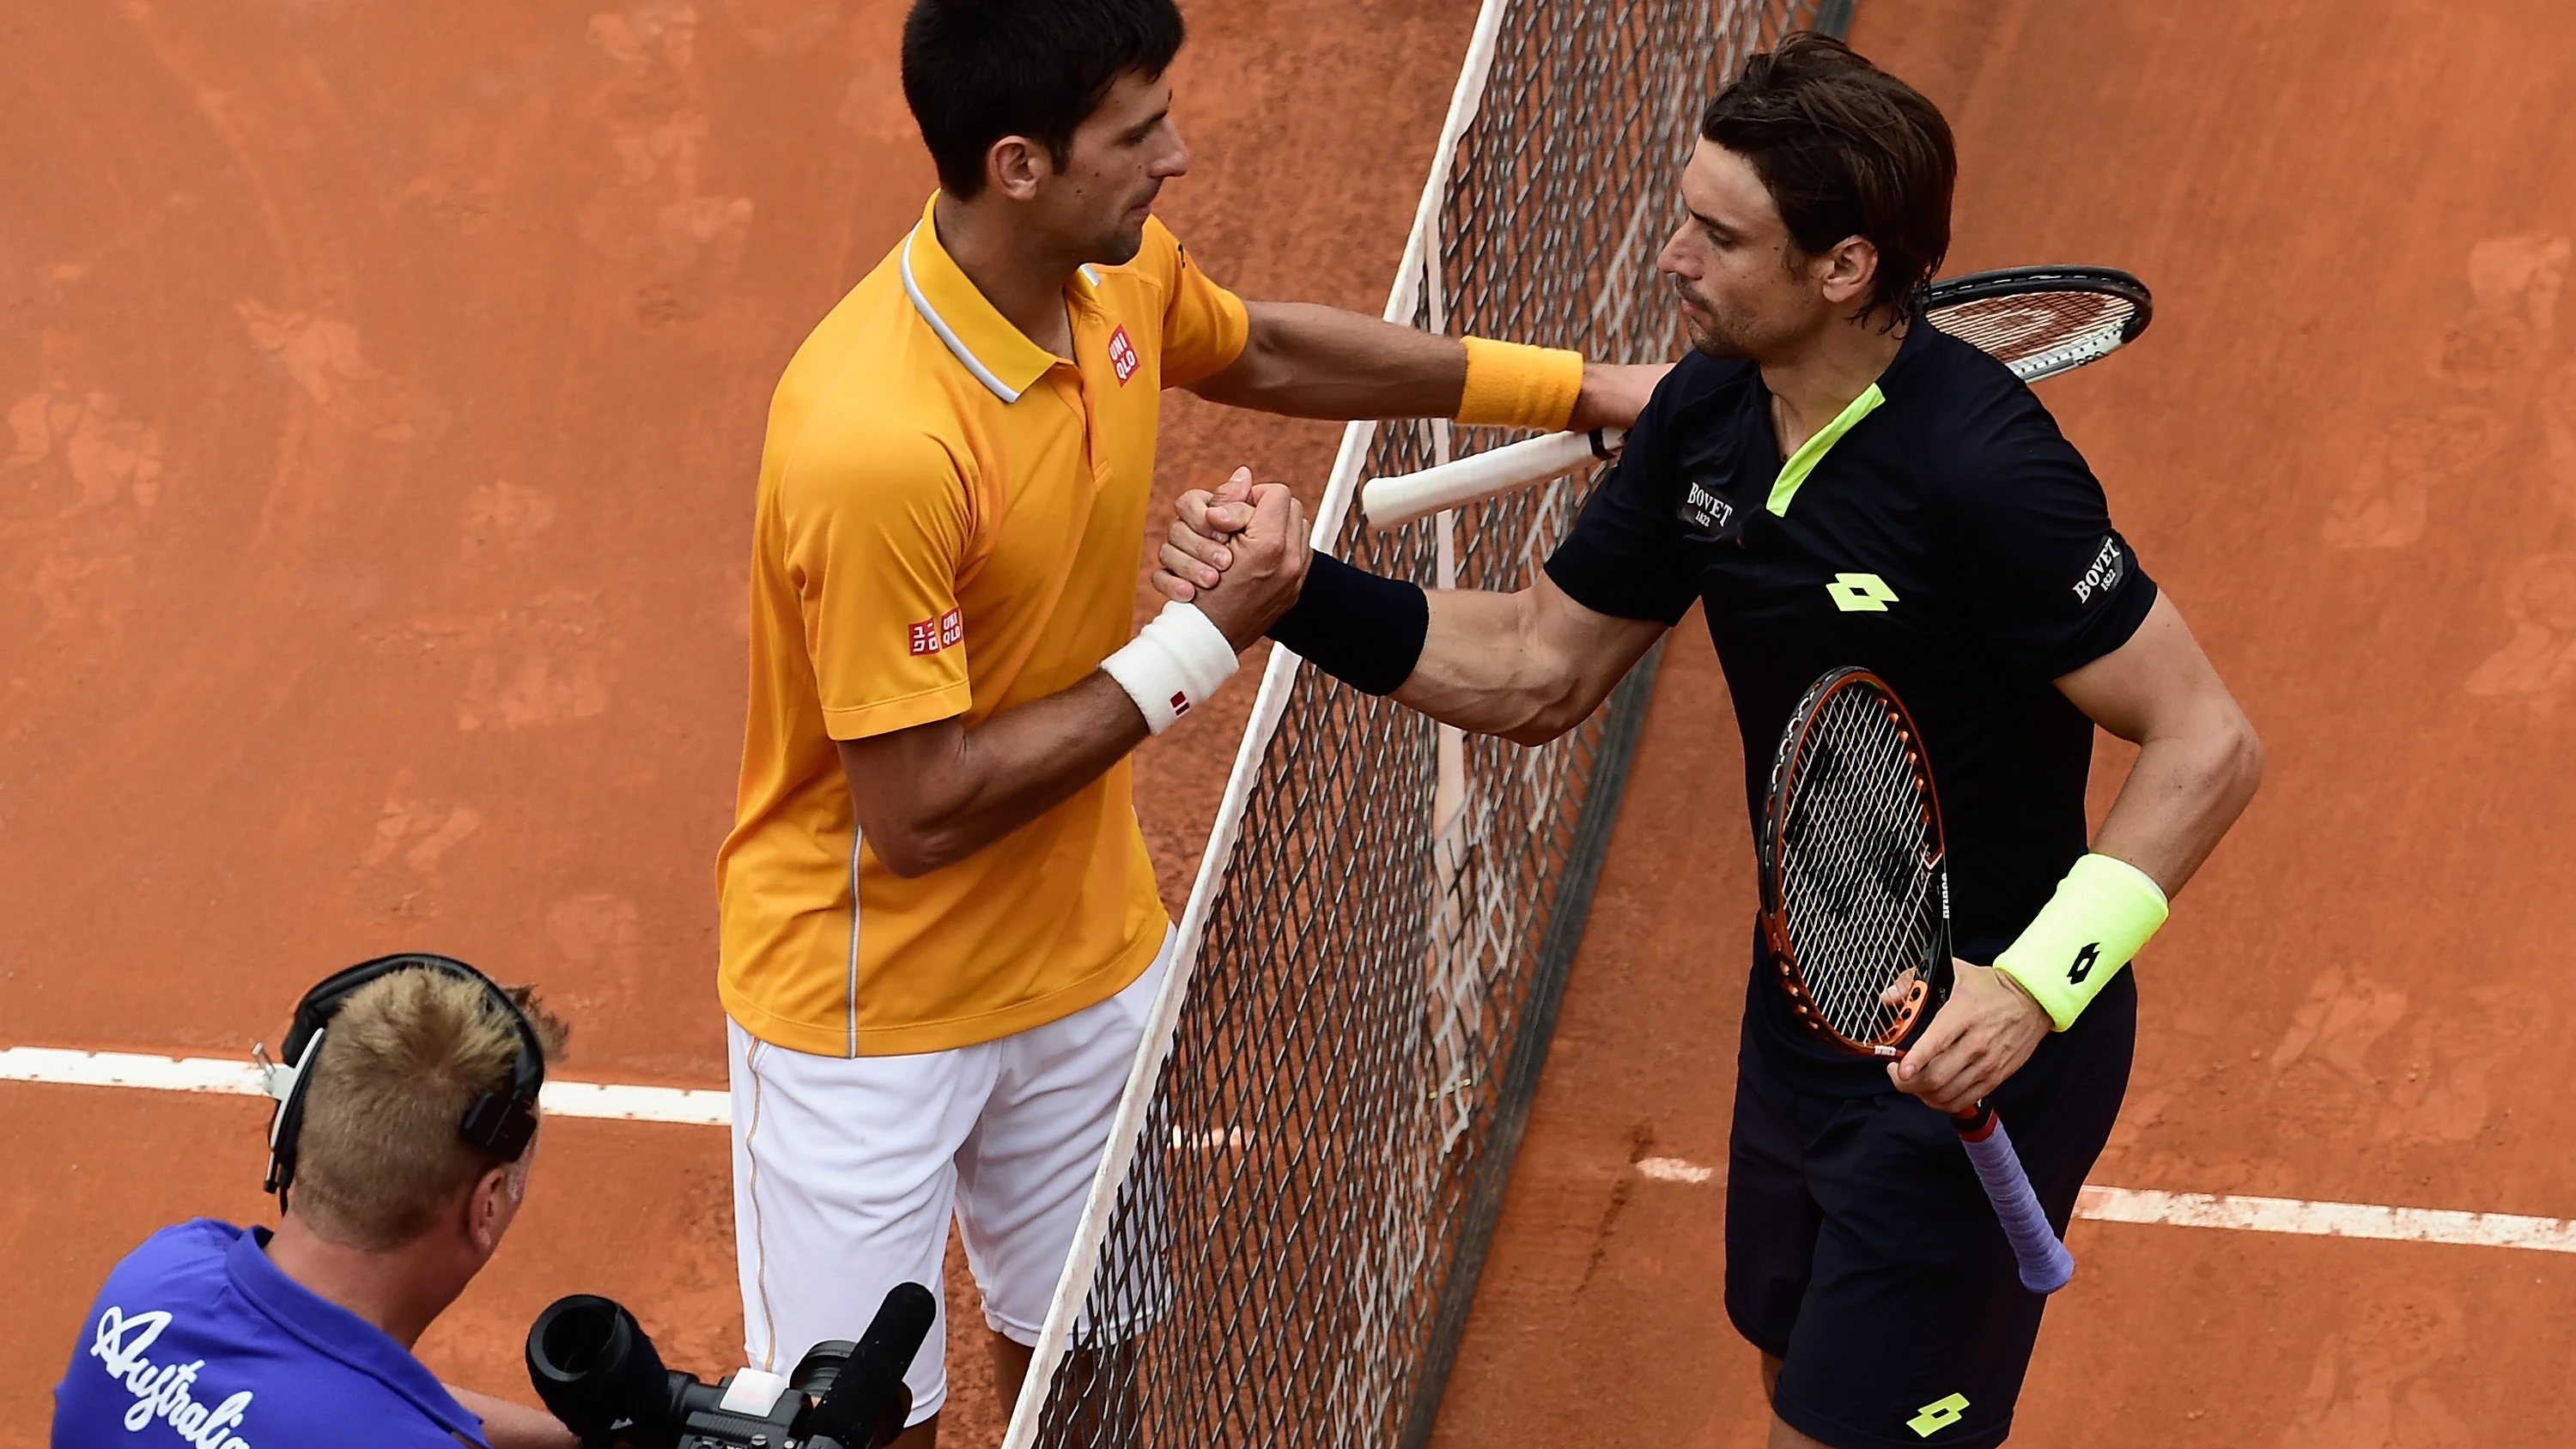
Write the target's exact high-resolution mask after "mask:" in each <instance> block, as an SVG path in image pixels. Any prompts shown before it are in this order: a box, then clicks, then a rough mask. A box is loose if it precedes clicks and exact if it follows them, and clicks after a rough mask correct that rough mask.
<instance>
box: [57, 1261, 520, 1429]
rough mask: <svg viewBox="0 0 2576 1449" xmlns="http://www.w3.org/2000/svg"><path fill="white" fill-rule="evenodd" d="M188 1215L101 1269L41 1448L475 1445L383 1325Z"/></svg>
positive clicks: (458, 1412)
mask: <svg viewBox="0 0 2576 1449" xmlns="http://www.w3.org/2000/svg"><path fill="white" fill-rule="evenodd" d="M267 1241H268V1230H267V1229H266V1228H237V1227H234V1226H233V1225H232V1224H230V1223H221V1222H216V1221H215V1220H213V1219H211V1218H197V1219H195V1220H193V1221H190V1222H184V1223H180V1224H178V1225H177V1226H175V1227H167V1228H163V1229H162V1230H161V1231H159V1232H157V1233H154V1234H153V1235H152V1236H151V1237H149V1238H146V1239H144V1241H143V1245H142V1246H141V1247H139V1248H136V1249H135V1250H134V1251H133V1252H131V1253H129V1254H127V1255H126V1256H125V1260H124V1261H123V1262H120V1263H118V1264H117V1265H116V1268H115V1270H114V1271H112V1272H110V1273H109V1274H108V1275H107V1282H106V1284H105V1285H104V1286H102V1287H101V1288H100V1289H99V1292H98V1300H97V1301H96V1302H94V1303H92V1304H91V1305H90V1311H89V1318H88V1319H87V1320H86V1321H85V1322H84V1323H83V1324H82V1326H81V1334H80V1338H79V1340H78V1342H77V1343H75V1344H74V1346H73V1348H72V1362H71V1368H70V1369H69V1370H68V1371H66V1372H65V1373H64V1375H63V1381H62V1383H61V1384H59V1385H58V1386H56V1387H55V1389H54V1438H53V1449H111V1446H113V1449H183V1446H185V1449H321V1446H325V1445H328V1446H334V1449H337V1446H343V1445H351V1444H365V1445H368V1446H371V1449H374V1446H385V1449H458V1441H459V1440H462V1441H463V1442H464V1443H466V1444H475V1445H479V1444H482V1443H483V1442H484V1440H483V1421H482V1420H481V1419H480V1418H477V1417H476V1416H475V1415H474V1414H473V1413H472V1412H471V1411H469V1410H468V1409H466V1408H465V1406H464V1405H462V1404H459V1403H458V1402H456V1398H455V1396H454V1395H452V1394H450V1393H448V1392H447V1390H446V1389H445V1388H444V1387H443V1386H441V1385H440V1383H439V1382H438V1376H437V1375H436V1374H433V1373H431V1372H430V1371H429V1367H428V1365H426V1364H423V1363H422V1362H421V1361H420V1360H419V1359H416V1358H414V1357H412V1356H411V1354H410V1353H409V1352H408V1351H406V1350H405V1349H404V1348H403V1346H402V1345H401V1344H399V1343H396V1342H394V1340H393V1339H392V1338H391V1337H389V1336H387V1335H386V1333H385V1331H384V1330H383V1329H380V1328H378V1327H376V1326H375V1325H374V1324H372V1323H369V1322H367V1321H366V1320H365V1319H363V1318H360V1317H359V1316H358V1315H356V1314H355V1313H352V1312H350V1311H349V1310H348V1309H346V1308H343V1307H341V1306H340V1305H338V1304H336V1303H333V1302H331V1301H330V1300H329V1299H326V1298H323V1297H321V1296H319V1295H317V1294H315V1293H313V1292H312V1291H311V1290H309V1289H307V1288H305V1287H304V1286H303V1285H302V1284H300V1283H297V1282H296V1281H295V1280H294V1279H292V1278H289V1277H287V1276H286V1274H285V1273H284V1272H282V1271H280V1270H279V1269H278V1267H277V1265H276V1264H274V1263H272V1262H270V1261H269V1260H268V1253H267V1251H266V1248H267Z"/></svg>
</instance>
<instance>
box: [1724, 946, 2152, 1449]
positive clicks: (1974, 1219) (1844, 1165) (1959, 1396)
mask: <svg viewBox="0 0 2576 1449" xmlns="http://www.w3.org/2000/svg"><path fill="white" fill-rule="evenodd" d="M2122 996H2123V997H2124V998H2125V999H2122V1000H2118V1001H2114V1000H2111V999H2109V998H2106V999H2104V1000H2102V1001H2098V1002H2096V1003H2095V1005H2096V1007H2107V1008H2110V1009H2108V1010H2101V1011H2098V1012H2097V1011H2088V1012H2087V1013H2086V1014H2085V1020H2084V1022H2083V1024H2082V1028H2081V1035H2082V1037H2083V1038H2084V1040H2082V1041H2081V1042H2080V1043H2079V1042H2078V1041H2075V1040H2065V1041H2061V1042H2060V1043H2057V1045H2059V1046H2061V1047H2077V1046H2079V1045H2080V1046H2081V1048H2082V1049H2081V1050H2076V1051H2068V1050H2059V1051H2053V1052H2047V1053H2043V1054H2042V1055H2041V1056H2040V1057H2037V1058H2034V1059H2033V1062H2032V1064H2031V1066H2029V1067H2025V1068H2024V1069H2023V1070H2022V1071H2021V1072H2020V1073H2017V1074H2016V1075H2015V1076H2014V1077H2013V1078H2012V1079H2011V1080H2010V1081H2007V1082H2006V1083H2004V1085H2003V1086H2002V1088H2000V1089H1999V1090H1998V1091H1997V1092H1996V1093H1995V1095H1994V1097H1993V1098H1992V1099H1991V1100H1992V1101H1993V1103H1994V1106H1995V1110H1996V1111H1997V1112H1998V1113H2000V1114H2001V1115H2002V1117H2003V1119H2004V1126H2005V1128H2006V1129H2007V1130H2008V1131H2009V1132H2010V1133H2011V1135H2012V1140H2013V1146H2014V1147H2015V1148H2016V1149H2017V1150H2018V1151H2019V1152H2020V1154H2021V1160H2022V1166H2023V1168H2024V1169H2025V1170H2026V1171H2028V1172H2029V1174H2030V1181H2031V1186H2032V1187H2033V1188H2034V1189H2035V1190H2037V1192H2038V1194H2039V1200H2040V1204H2041V1205H2042V1206H2043V1207H2044V1208H2046V1209H2047V1212H2048V1219H2049V1222H2050V1223H2052V1224H2053V1225H2055V1227H2056V1228H2057V1230H2058V1232H2059V1233H2060V1234H2061V1235H2062V1234H2064V1232H2065V1231H2066V1219H2067V1216H2068V1215H2069V1214H2070V1213H2072V1212H2073V1211H2074V1208H2075V1195H2076V1192H2077V1190H2078V1189H2080V1188H2081V1187H2082V1186H2083V1185H2084V1175H2085V1173H2087V1172H2089V1171H2091V1170H2092V1167H2093V1161H2094V1159H2095V1158H2097V1157H2099V1156H2100V1155H2101V1152H2102V1144H2103V1143H2104V1142H2105V1141H2106V1140H2108V1139H2109V1137H2110V1135H2111V1123H2112V1121H2113V1119H2114V1118H2116V1117H2117V1116H2118V1115H2119V1111H2120V1097H2121V1094H2122V1093H2123V1092H2124V1091H2126V1090H2127V1088H2128V1081H2129V1056H2130V1051H2131V1048H2132V1047H2133V1046H2134V1045H2135V1042H2136V1037H2137V1014H2136V1004H2135V1003H2136V998H2135V997H2134V996H2129V995H2127V994H2126V993H2122ZM2097 1018H2098V1019H2097ZM1746 1026H1747V1031H1746V1033H1745V1037H1744V1041H1743V1044H1742V1046H1741V1048H1740V1050H1739V1052H1738V1055H1737V1072H1736V1086H1735V1136H1734V1145H1733V1149H1732V1152H1731V1154H1730V1156H1729V1159H1728V1167H1727V1180H1726V1311H1727V1316H1728V1317H1729V1318H1731V1319H1733V1320H1734V1322H1735V1327H1736V1330H1737V1331H1738V1332H1740V1333H1742V1334H1743V1335H1744V1336H1745V1337H1746V1338H1747V1339H1749V1340H1751V1341H1752V1343H1753V1345H1754V1346H1755V1347H1756V1348H1759V1349H1760V1350H1762V1351H1763V1352H1764V1353H1767V1354H1770V1355H1772V1356H1774V1357H1776V1358H1779V1359H1780V1360H1782V1367H1781V1370H1780V1379H1779V1383H1778V1386H1777V1388H1776V1389H1775V1390H1774V1392H1773V1396H1772V1410H1773V1412H1775V1413H1777V1414H1778V1415H1779V1416H1780V1417H1781V1418H1782V1419H1784V1420H1786V1421H1787V1422H1788V1424H1789V1426H1790V1427H1791V1428H1794V1429H1796V1430H1798V1431H1799V1432H1801V1433H1803V1434H1806V1435H1807V1436H1809V1437H1810V1438H1814V1439H1818V1440H1821V1441H1823V1442H1824V1443H1826V1444H1830V1445H1833V1446H1834V1449H1881V1446H1884V1449H1922V1446H1927V1445H1928V1446H1934V1449H1981V1446H1987V1445H1993V1444H2000V1443H2002V1442H2003V1440H2004V1436H2005V1435H2006V1434H2007V1433H2009V1432H2010V1430H2011V1428H2012V1413H2013V1402H2014V1400H2016V1399H2017V1398H2018V1397H2020V1394H2021V1381H2022V1373H2023V1371H2024V1370H2025V1369H2027V1368H2028V1367H2029V1365H2030V1350H2031V1345H2032V1343H2033V1342H2034V1341H2036V1340H2037V1338H2038V1337H2039V1317H2040V1309H2041V1307H2042V1305H2043V1304H2044V1303H2045V1302H2046V1301H2047V1300H2046V1299H2045V1298H2043V1297H2042V1296H2041V1295H2039V1294H2036V1293H2032V1292H2030V1291H2028V1290H2027V1289H2025V1288H2023V1287H2022V1286H2021V1281H2020V1279H2019V1277H2018V1276H2016V1273H2015V1270H2014V1263H2013V1255H2012V1247H2011V1245H2010V1244H2009V1243H2007V1242H2006V1241H2005V1240H2004V1233H2003V1229H2002V1227H2001V1226H1999V1225H1998V1224H1997V1223H1996V1221H1995V1211H1994V1206H1993V1204H1992V1203H1990V1202H1989V1201H1988V1200H1987V1198H1986V1194H1985V1190H1984V1189H1983V1188H1982V1187H1980V1186H1979V1185H1978V1183H1977V1176H1976V1172H1975V1170H1974V1169H1973V1168H1971V1167H1970V1166H1969V1165H1968V1157H1967V1154H1966V1153H1965V1152H1964V1151H1962V1150H1961V1149H1960V1146H1959V1138H1958V1133H1957V1131H1956V1130H1955V1129H1953V1128H1952V1126H1951V1125H1950V1119H1949V1118H1948V1117H1946V1116H1944V1115H1943V1114H1942V1113H1940V1112H1938V1111H1936V1110H1934V1109H1932V1108H1930V1107H1927V1106H1925V1105H1923V1104H1922V1103H1921V1102H1919V1101H1917V1100H1915V1099H1914V1098H1912V1097H1908V1096H1902V1095H1899V1094H1897V1093H1895V1092H1894V1091H1892V1090H1891V1091H1885V1092H1881V1093H1879V1094H1877V1095H1874V1096H1866V1097H1851V1098H1841V1097H1833V1096H1823V1095H1818V1094H1815V1093H1813V1092H1810V1091H1804V1090H1801V1089H1799V1088H1798V1087H1795V1086H1792V1085H1790V1084H1789V1083H1788V1082H1786V1081H1784V1080H1782V1074H1781V1073H1780V1072H1779V1071H1777V1070H1774V1069H1773V1064H1772V1063H1771V1062H1770V1061H1769V1060H1768V1054H1769V1052H1771V1051H1776V1050H1777V1048H1776V1047H1770V1046H1767V1045H1766V1044H1765V1043H1764V1042H1762V1041H1760V1040H1757V1039H1756V1034H1755V1032H1754V1031H1753V1029H1752V1027H1753V1023H1752V1021H1751V1020H1750V1018H1748V1019H1747V1022H1746ZM2083 1282H2084V1279H2083V1275H2082V1270H2081V1269H2080V1268H2079V1269H2078V1270H2077V1276H2076V1279H2075V1290H2074V1291H2078V1292H2080V1291H2082V1285H2083Z"/></svg>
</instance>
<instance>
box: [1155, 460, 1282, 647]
mask: <svg viewBox="0 0 2576 1449" xmlns="http://www.w3.org/2000/svg"><path fill="white" fill-rule="evenodd" d="M1172 513H1173V517H1172V525H1171V530H1170V533H1169V536H1168V537H1167V539H1166V541H1165V542H1164V544H1163V547H1162V549H1161V551H1160V552H1159V553H1158V554H1157V556H1156V567H1155V570H1154V587H1155V588H1156V589H1157V590H1159V591H1160V592H1161V593H1162V594H1163V596H1164V597H1165V598H1168V599H1172V600H1174V601H1176V602H1179V603H1184V604H1196V605H1198V607H1199V610H1200V612H1202V613H1204V614H1206V615H1207V616H1208V620H1209V622H1211V623H1213V624H1215V625H1216V626H1217V627H1218V628H1219V629H1222V630H1224V631H1225V637H1226V638H1227V639H1228V640H1229V641H1231V642H1232V643H1233V645H1234V647H1235V648H1236V649H1242V648H1244V647H1245V646H1247V645H1249V644H1250V643H1251V642H1252V641H1253V640H1255V639H1258V638H1260V637H1261V636H1262V634H1263V633H1264V632H1265V631H1266V630H1268V629H1269V627H1270V626H1271V625H1272V624H1274V623H1276V622H1278V619H1279V616H1280V615H1282V614H1284V613H1286V612H1288V606H1289V605H1291V604H1294V603H1295V602H1297V591H1298V590H1299V589H1300V588H1302V587H1304V585H1305V582H1306V563H1307V560H1308V559H1310V558H1311V557H1313V554H1312V552H1311V550H1310V546H1309V544H1308V539H1307V535H1308V534H1309V533H1310V532H1311V531H1312V530H1311V526H1310V525H1309V524H1308V522H1307V520H1306V508H1305V505H1304V504H1301V503H1299V502H1298V501H1297V499H1296V497H1295V495H1293V494H1291V493H1290V492H1289V491H1288V487H1287V485H1286V484H1284V483H1255V482H1253V481H1252V470H1251V469H1249V468H1237V469H1235V470H1234V474H1233V476H1232V477H1229V478H1227V479H1226V480H1225V482H1224V483H1223V484H1222V485H1221V486H1219V487H1218V488H1217V490H1216V491H1215V492H1213V493H1211V492H1209V491H1208V490H1206V489H1204V488H1193V489H1191V490H1189V491H1188V492H1186V493H1183V494H1182V495H1181V496H1180V497H1179V499H1177V500H1176V501H1175V502H1174V504H1173V509H1172Z"/></svg>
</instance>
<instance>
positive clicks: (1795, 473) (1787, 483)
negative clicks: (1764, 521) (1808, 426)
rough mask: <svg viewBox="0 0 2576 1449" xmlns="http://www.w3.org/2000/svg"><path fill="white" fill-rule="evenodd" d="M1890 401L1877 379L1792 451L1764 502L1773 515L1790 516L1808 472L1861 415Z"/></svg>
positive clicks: (1823, 458)
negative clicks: (1793, 499) (1790, 501)
mask: <svg viewBox="0 0 2576 1449" xmlns="http://www.w3.org/2000/svg"><path fill="white" fill-rule="evenodd" d="M1886 401H1887V394H1885V393H1883V392H1880V391H1879V390H1878V384H1877V383H1874V382H1873V383H1871V384H1870V385H1869V386H1868V387H1866V388H1864V389H1862V390H1861V395H1860V396H1858V397H1856V398H1853V399H1852V400H1851V401H1850V402H1849V403H1848V404H1846V405H1844V407H1843V410H1842V411H1841V412H1839V413H1836V414H1834V420H1833V421H1832V422H1830V423H1827V424H1825V425H1824V426H1823V427H1821V428H1819V429H1817V430H1816V435H1815V436H1814V437H1812V438H1809V439H1808V440H1807V441H1805V442H1803V443H1800V444H1799V445H1798V451H1796V452H1794V453H1791V454H1790V455H1789V461H1788V462H1786V463H1783V464H1781V465H1780V476H1779V477H1777V478H1774V479H1773V480H1771V499H1770V501H1769V502H1768V503H1765V504H1763V505H1762V506H1763V507H1764V508H1765V509H1766V510H1768V511H1769V512H1770V514H1771V516H1772V517H1774V518H1786V517H1788V516H1789V500H1790V499H1792V498H1795V497H1797V496H1798V485H1799V484H1801V483H1804V482H1806V481H1807V475H1808V474H1810V473H1813V472H1815V471H1816V465H1817V464H1818V463H1821V462H1823V461H1825V454H1826V453H1827V452H1828V451H1830V450H1831V449H1832V448H1833V446H1834V444H1836V443H1838V442H1840V441H1842V436H1843V434H1845V433H1848V432H1850V431H1851V430H1852V429H1853V428H1855V427H1858V426H1859V425H1860V420H1861V419H1863V418H1865V417H1868V416H1869V415H1870V414H1871V413H1874V412H1876V411H1878V409H1879V407H1880V405H1881V404H1883V403H1885V402H1886Z"/></svg>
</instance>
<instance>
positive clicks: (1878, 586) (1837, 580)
mask: <svg viewBox="0 0 2576 1449" xmlns="http://www.w3.org/2000/svg"><path fill="white" fill-rule="evenodd" d="M1825 592H1826V593H1827V594H1829V595H1831V596H1832V597H1833V601H1834V607H1835V608H1837V609H1840V610H1842V611H1843V612H1844V613H1846V614H1884V613H1886V612H1887V606H1888V605H1890V604H1893V603H1895V602H1896V590H1894V589H1891V588H1889V587H1888V586H1887V580H1885V579H1882V578H1880V577H1879V576H1878V575H1876V574H1836V575H1834V581H1833V582H1832V583H1830V584H1827V585H1825Z"/></svg>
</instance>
